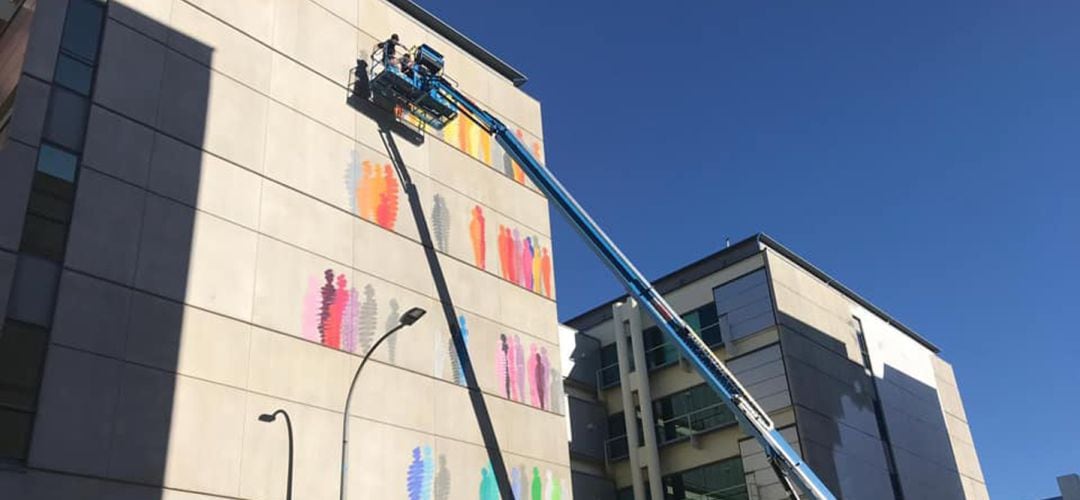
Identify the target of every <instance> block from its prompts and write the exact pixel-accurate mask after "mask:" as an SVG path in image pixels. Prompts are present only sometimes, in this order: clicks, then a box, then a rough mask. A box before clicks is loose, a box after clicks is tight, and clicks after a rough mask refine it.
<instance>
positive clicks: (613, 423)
mask: <svg viewBox="0 0 1080 500" xmlns="http://www.w3.org/2000/svg"><path fill="white" fill-rule="evenodd" d="M636 421H637V429H636V430H637V441H638V442H639V443H643V442H645V432H644V431H643V430H642V426H641V415H640V414H639V415H638V416H637V419H636ZM604 448H605V450H604V452H605V453H606V454H607V459H608V461H609V462H614V461H616V460H622V459H624V458H626V457H628V456H629V455H630V444H629V441H628V440H627V439H626V417H625V415H624V413H623V412H621V411H620V412H619V413H614V414H612V415H609V416H608V439H607V441H606V443H605V446H604Z"/></svg>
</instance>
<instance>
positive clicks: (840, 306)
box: [766, 250, 862, 363]
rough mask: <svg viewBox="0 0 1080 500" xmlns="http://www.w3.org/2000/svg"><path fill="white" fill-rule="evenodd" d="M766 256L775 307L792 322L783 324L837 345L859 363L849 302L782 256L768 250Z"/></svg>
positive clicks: (853, 360) (849, 357)
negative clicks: (820, 334)
mask: <svg viewBox="0 0 1080 500" xmlns="http://www.w3.org/2000/svg"><path fill="white" fill-rule="evenodd" d="M766 255H767V256H768V261H769V272H770V274H771V276H772V280H773V293H774V295H775V299H776V307H777V308H778V309H779V312H780V313H782V314H783V315H785V316H786V317H789V318H791V320H788V321H786V322H785V324H786V325H787V326H789V327H792V328H796V329H797V330H798V329H807V328H808V329H811V330H812V331H816V332H820V333H823V334H825V335H828V336H830V337H832V338H834V339H836V340H838V341H840V342H841V343H842V344H843V346H844V348H845V349H846V351H847V355H848V359H850V360H851V361H852V362H855V363H861V362H862V361H861V359H859V344H858V341H857V340H856V339H855V333H854V328H853V326H852V323H851V321H852V320H851V312H850V311H851V305H850V304H851V302H850V301H848V300H847V299H845V298H844V296H843V295H841V294H840V293H839V292H837V291H836V290H834V289H832V288H830V287H828V286H827V285H826V284H825V283H824V282H822V281H821V280H819V279H818V278H816V277H814V276H813V275H811V274H810V273H809V272H807V271H806V270H804V269H802V268H800V267H799V266H796V265H795V264H794V263H792V262H791V261H789V260H788V259H787V258H785V257H784V256H782V255H780V254H778V253H776V252H774V251H772V250H767V252H766ZM792 320H793V321H792ZM782 322H784V320H783V319H782Z"/></svg>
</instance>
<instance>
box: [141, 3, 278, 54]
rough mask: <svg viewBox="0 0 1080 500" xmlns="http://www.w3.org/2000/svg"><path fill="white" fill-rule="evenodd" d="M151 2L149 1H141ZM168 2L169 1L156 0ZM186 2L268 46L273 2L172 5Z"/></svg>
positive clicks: (271, 29) (270, 40)
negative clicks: (185, 3)
mask: <svg viewBox="0 0 1080 500" xmlns="http://www.w3.org/2000/svg"><path fill="white" fill-rule="evenodd" d="M141 1H151V0H141ZM156 1H158V2H162V1H165V2H168V1H169V0H156ZM180 1H188V2H189V3H191V4H192V5H194V6H196V7H198V8H199V9H202V10H204V11H206V12H208V13H210V14H211V15H212V16H214V17H216V18H217V19H220V20H221V21H222V22H224V23H226V24H229V25H230V26H234V27H236V28H237V29H239V30H240V31H243V32H244V33H247V34H248V35H249V36H252V37H254V38H256V39H257V40H259V41H261V42H263V43H265V44H266V45H270V44H271V43H272V41H273V40H272V34H273V30H274V7H275V2H274V0H234V1H231V2H219V1H216V0H172V2H173V3H179V2H180Z"/></svg>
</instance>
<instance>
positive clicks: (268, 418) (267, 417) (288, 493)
mask: <svg viewBox="0 0 1080 500" xmlns="http://www.w3.org/2000/svg"><path fill="white" fill-rule="evenodd" d="M278 413H280V414H282V415H284V416H285V428H286V429H287V430H288V431H289V481H288V483H287V486H286V489H285V500H292V471H293V437H292V420H289V414H288V413H286V412H285V410H277V411H275V412H274V413H263V414H262V415H259V421H260V422H267V423H269V422H273V421H274V420H275V419H276V417H277V415H278Z"/></svg>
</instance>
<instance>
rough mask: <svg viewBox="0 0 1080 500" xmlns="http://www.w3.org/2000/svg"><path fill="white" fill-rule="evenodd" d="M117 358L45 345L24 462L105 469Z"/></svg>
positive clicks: (76, 469) (117, 376)
mask: <svg viewBox="0 0 1080 500" xmlns="http://www.w3.org/2000/svg"><path fill="white" fill-rule="evenodd" d="M121 367H122V363H121V362H119V361H116V360H114V359H109V358H105V357H102V356H98V355H94V354H89V353H85V352H80V351H77V350H72V349H68V348H64V347H59V346H54V347H52V348H51V349H50V350H49V359H48V361H47V363H46V365H45V373H44V375H43V379H44V383H46V384H49V387H50V390H49V391H47V392H45V393H43V394H42V395H41V396H40V401H39V402H38V414H37V418H36V421H35V425H34V438H33V440H34V441H33V442H34V446H33V448H32V450H31V454H30V457H29V459H28V462H29V463H30V464H33V465H34V466H36V467H43V468H48V469H54V470H59V471H63V472H69V473H77V474H90V475H102V476H104V475H106V474H107V473H108V472H109V460H108V457H109V450H110V448H111V441H112V437H113V429H114V425H115V424H114V422H115V408H116V404H117V398H118V392H119V391H118V389H119V385H120V379H121Z"/></svg>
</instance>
